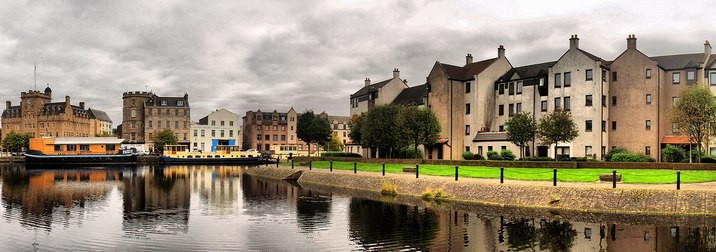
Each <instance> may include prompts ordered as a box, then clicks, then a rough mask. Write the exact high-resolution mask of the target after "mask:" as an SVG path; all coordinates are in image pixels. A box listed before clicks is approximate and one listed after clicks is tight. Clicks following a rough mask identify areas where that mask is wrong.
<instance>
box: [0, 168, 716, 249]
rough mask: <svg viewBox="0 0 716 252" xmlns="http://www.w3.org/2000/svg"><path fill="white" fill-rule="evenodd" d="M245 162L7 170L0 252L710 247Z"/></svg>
mask: <svg viewBox="0 0 716 252" xmlns="http://www.w3.org/2000/svg"><path fill="white" fill-rule="evenodd" d="M245 169H247V168H246V167H231V166H178V167H169V168H163V169H160V168H152V167H139V168H106V169H66V170H58V169H25V167H23V166H16V165H15V166H12V165H6V166H0V177H2V180H1V182H0V190H1V194H2V201H1V203H0V205H1V207H0V227H2V228H0V251H62V250H64V251H87V250H91V251H98V250H100V251H156V250H168V251H206V250H239V251H364V250H367V251H385V250H388V251H396V250H400V251H522V250H526V251H656V250H658V251H713V250H715V249H716V220H714V218H713V217H707V216H693V217H660V216H636V217H635V216H612V215H604V214H589V213H575V214H569V213H555V212H539V211H533V210H529V209H505V208H495V207H479V206H477V207H476V206H461V205H455V204H439V203H435V202H430V203H426V202H422V201H421V200H419V199H412V198H401V197H399V198H397V199H393V198H382V197H380V196H379V195H374V194H366V193H355V192H345V191H336V190H329V189H326V188H318V187H310V186H309V187H306V186H304V187H300V186H296V185H292V184H289V183H287V182H284V181H277V180H270V179H262V178H257V177H252V176H249V175H247V174H245V173H244V171H245Z"/></svg>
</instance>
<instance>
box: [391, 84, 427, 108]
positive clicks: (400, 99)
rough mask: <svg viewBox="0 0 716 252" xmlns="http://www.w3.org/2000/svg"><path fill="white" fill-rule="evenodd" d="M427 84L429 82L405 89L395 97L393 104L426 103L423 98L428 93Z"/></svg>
mask: <svg viewBox="0 0 716 252" xmlns="http://www.w3.org/2000/svg"><path fill="white" fill-rule="evenodd" d="M426 85H427V84H422V85H417V86H414V87H409V88H406V89H403V91H401V92H400V94H398V96H396V97H395V100H393V104H405V105H407V104H413V105H423V104H424V103H425V101H424V100H423V98H424V97H425V96H426V95H427V87H426Z"/></svg>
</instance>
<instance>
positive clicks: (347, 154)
mask: <svg viewBox="0 0 716 252" xmlns="http://www.w3.org/2000/svg"><path fill="white" fill-rule="evenodd" d="M321 157H361V155H360V154H358V153H352V152H321Z"/></svg>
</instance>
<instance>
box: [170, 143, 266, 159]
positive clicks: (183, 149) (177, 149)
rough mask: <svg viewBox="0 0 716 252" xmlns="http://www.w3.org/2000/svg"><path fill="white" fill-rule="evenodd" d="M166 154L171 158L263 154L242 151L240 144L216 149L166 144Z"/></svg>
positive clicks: (242, 156) (241, 156)
mask: <svg viewBox="0 0 716 252" xmlns="http://www.w3.org/2000/svg"><path fill="white" fill-rule="evenodd" d="M164 156H166V157H171V158H253V157H260V156H261V154H260V153H258V152H252V151H241V146H238V145H217V146H216V151H213V152H201V151H191V150H190V149H189V146H186V145H164Z"/></svg>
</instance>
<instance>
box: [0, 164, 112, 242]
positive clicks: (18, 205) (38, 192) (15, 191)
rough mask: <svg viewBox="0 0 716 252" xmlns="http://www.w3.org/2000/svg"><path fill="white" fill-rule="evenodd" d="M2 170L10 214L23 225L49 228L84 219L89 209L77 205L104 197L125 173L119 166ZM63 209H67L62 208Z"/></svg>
mask: <svg viewBox="0 0 716 252" xmlns="http://www.w3.org/2000/svg"><path fill="white" fill-rule="evenodd" d="M1 171H2V174H0V175H1V176H2V182H3V183H2V200H3V203H4V206H5V210H6V217H8V216H14V217H13V218H19V221H20V223H21V224H22V225H25V226H31V227H38V228H44V229H47V230H50V227H51V225H52V224H53V223H56V222H65V223H66V222H67V221H69V219H70V218H73V217H75V218H76V219H77V220H78V221H81V220H82V219H83V218H82V217H81V215H84V214H85V211H84V210H74V209H75V208H85V206H86V205H87V204H89V203H93V202H100V201H104V200H105V198H106V197H107V195H108V193H109V192H110V191H111V190H112V188H113V187H114V186H115V184H116V183H118V182H119V181H121V180H122V173H121V172H120V171H117V170H25V169H24V168H17V167H3V168H2V170H1ZM59 209H64V210H63V211H61V212H58V210H59ZM77 215H79V216H77ZM57 218H60V219H59V220H58V219H57Z"/></svg>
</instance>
